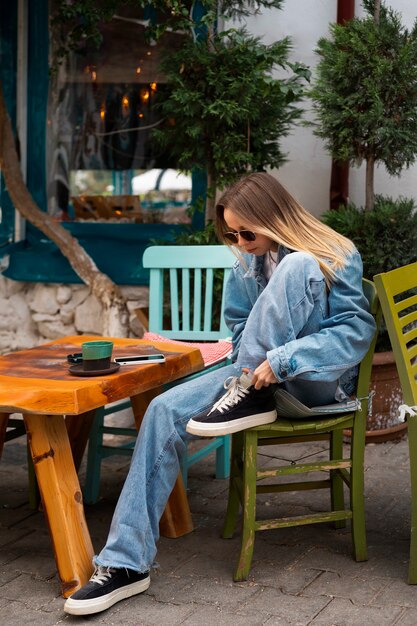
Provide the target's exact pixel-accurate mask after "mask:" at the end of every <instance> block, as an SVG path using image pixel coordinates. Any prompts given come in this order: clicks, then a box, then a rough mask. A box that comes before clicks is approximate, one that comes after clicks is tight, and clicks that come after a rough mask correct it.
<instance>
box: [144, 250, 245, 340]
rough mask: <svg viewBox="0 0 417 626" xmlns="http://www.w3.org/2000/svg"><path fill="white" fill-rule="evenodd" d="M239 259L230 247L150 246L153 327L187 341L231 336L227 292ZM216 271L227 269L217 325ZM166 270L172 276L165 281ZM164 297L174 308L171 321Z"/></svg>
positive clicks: (147, 261) (148, 264) (147, 257)
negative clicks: (166, 313)
mask: <svg viewBox="0 0 417 626" xmlns="http://www.w3.org/2000/svg"><path fill="white" fill-rule="evenodd" d="M235 260H236V257H235V256H234V254H233V253H232V252H231V251H230V249H229V248H227V247H226V246H152V247H150V248H147V250H145V253H144V255H143V261H142V262H143V267H144V268H149V269H150V296H149V330H150V331H152V332H158V333H161V334H163V335H164V336H165V337H171V338H172V339H182V340H184V341H218V340H219V339H224V338H225V337H227V336H228V335H229V334H230V331H229V330H228V328H227V326H226V323H225V321H224V315H223V313H224V293H225V288H226V282H227V278H228V276H229V274H230V271H231V267H232V265H233V263H234V261H235ZM216 270H218V271H221V272H223V275H222V277H221V282H222V291H221V307H220V317H219V320H218V321H219V324H218V325H217V327H215V326H214V324H213V313H212V311H213V303H214V300H213V298H214V297H215V296H214V293H215V292H214V290H213V287H214V283H215V272H216ZM164 272H165V273H167V275H168V278H165V280H164ZM167 283H168V284H167ZM179 285H181V286H182V289H180V288H179ZM191 294H192V297H191ZM164 297H165V302H166V301H168V302H169V303H170V307H171V319H170V323H169V320H166V319H164V315H163V307H164ZM191 301H192V303H193V306H192V309H191V305H190V302H191Z"/></svg>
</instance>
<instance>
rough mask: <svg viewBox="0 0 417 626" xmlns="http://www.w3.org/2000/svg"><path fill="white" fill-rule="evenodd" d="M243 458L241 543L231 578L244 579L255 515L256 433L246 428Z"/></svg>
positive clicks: (251, 543) (251, 545)
mask: <svg viewBox="0 0 417 626" xmlns="http://www.w3.org/2000/svg"><path fill="white" fill-rule="evenodd" d="M243 440H244V450H243V451H244V459H243V485H242V496H243V502H242V508H243V511H242V515H243V523H242V543H241V549H240V556H239V561H238V565H237V567H236V570H235V575H234V577H233V580H234V581H235V582H238V581H241V580H246V579H247V578H248V575H249V571H250V568H251V564H252V556H253V548H254V544H255V517H256V469H257V468H256V457H257V443H258V434H257V433H256V432H254V431H251V430H247V431H245V432H244V439H243Z"/></svg>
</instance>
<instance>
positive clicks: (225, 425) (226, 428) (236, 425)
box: [186, 409, 277, 437]
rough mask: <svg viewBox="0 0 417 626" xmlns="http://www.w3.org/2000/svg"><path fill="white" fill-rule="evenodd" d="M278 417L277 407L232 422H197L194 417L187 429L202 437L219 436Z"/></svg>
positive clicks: (259, 424)
mask: <svg viewBox="0 0 417 626" xmlns="http://www.w3.org/2000/svg"><path fill="white" fill-rule="evenodd" d="M276 419H277V412H276V410H275V409H273V410H272V411H267V412H266V413H257V414H256V415H249V416H248V417H241V418H239V419H235V420H232V421H230V422H219V423H217V424H216V423H210V422H195V421H194V420H193V419H190V421H189V422H188V424H187V426H186V431H187V433H190V434H191V435H199V436H200V437H218V436H220V435H231V434H232V433H237V432H239V431H240V430H245V429H246V428H252V427H253V426H262V425H263V424H272V422H275V420H276Z"/></svg>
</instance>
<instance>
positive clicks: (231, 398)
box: [207, 376, 249, 415]
mask: <svg viewBox="0 0 417 626" xmlns="http://www.w3.org/2000/svg"><path fill="white" fill-rule="evenodd" d="M224 388H225V389H227V391H226V393H225V394H224V395H223V396H222V397H221V398H220V400H218V401H217V402H216V403H215V404H214V405H213V407H212V408H211V410H210V411H209V412H208V413H207V415H210V414H211V413H213V411H215V410H216V409H217V410H218V411H219V412H220V413H223V411H226V410H227V409H230V408H231V407H232V406H235V405H236V404H237V403H238V402H239V401H240V400H241V399H242V398H244V397H245V396H246V395H247V394H248V393H249V389H246V388H245V387H242V385H241V384H240V380H239V378H238V377H237V376H229V377H228V378H226V380H225V381H224Z"/></svg>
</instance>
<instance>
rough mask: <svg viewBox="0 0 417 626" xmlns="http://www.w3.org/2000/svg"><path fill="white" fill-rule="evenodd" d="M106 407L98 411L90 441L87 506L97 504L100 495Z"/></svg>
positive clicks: (84, 491)
mask: <svg viewBox="0 0 417 626" xmlns="http://www.w3.org/2000/svg"><path fill="white" fill-rule="evenodd" d="M103 425H104V407H102V408H101V409H97V411H96V415H95V418H94V422H93V426H92V428H91V432H90V439H89V441H88V454H87V471H86V477H85V483H84V489H83V495H84V502H85V504H95V503H96V502H97V500H98V497H99V493H100V475H101V461H102V456H101V452H100V449H101V446H102V445H103Z"/></svg>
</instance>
